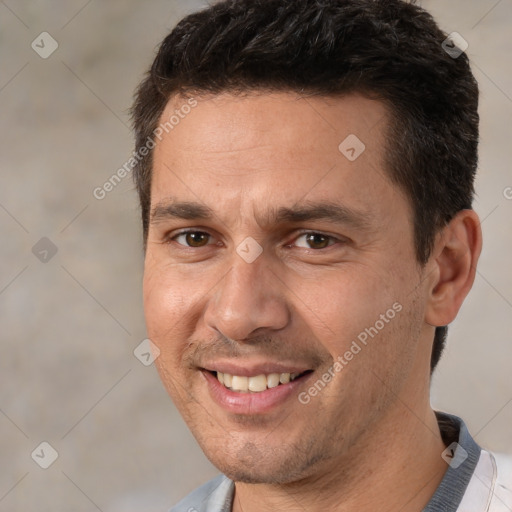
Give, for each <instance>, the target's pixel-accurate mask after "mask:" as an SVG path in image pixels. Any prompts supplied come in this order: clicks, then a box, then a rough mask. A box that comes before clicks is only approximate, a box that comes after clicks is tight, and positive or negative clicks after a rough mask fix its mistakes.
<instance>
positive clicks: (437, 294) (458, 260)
mask: <svg viewBox="0 0 512 512" xmlns="http://www.w3.org/2000/svg"><path fill="white" fill-rule="evenodd" d="M481 250H482V230H481V227H480V220H479V218H478V215H477V214H476V213H475V212H474V211H473V210H461V211H460V212H459V213H457V215H456V216H455V217H454V218H453V219H452V220H451V221H450V222H449V223H448V224H447V225H446V227H445V228H444V229H443V231H442V232H441V233H440V234H439V236H438V238H437V240H436V243H435V247H434V250H433V251H432V256H431V258H432V260H433V261H432V262H431V265H428V266H429V267H430V272H432V275H433V276H435V277H434V278H433V279H432V280H430V283H431V284H430V289H429V297H428V299H427V305H426V312H425V322H426V323H427V324H429V325H432V326H443V325H448V324H449V323H451V322H452V321H453V320H454V319H455V317H456V316H457V313H458V311H459V309H460V307H461V305H462V302H463V301H464V299H465V298H466V295H467V294H468V293H469V290H470V289H471V287H472V286H473V282H474V280H475V273H476V266H477V263H478V258H479V256H480V252H481Z"/></svg>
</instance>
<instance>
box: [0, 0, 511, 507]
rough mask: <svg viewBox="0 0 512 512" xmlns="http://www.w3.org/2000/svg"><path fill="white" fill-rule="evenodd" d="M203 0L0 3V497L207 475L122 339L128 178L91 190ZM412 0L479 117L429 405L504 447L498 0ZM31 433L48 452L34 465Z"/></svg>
mask: <svg viewBox="0 0 512 512" xmlns="http://www.w3.org/2000/svg"><path fill="white" fill-rule="evenodd" d="M203 5H205V3H204V2H201V1H198V0H195V1H178V0H167V1H163V0H151V1H146V2H142V1H135V0H123V1H119V0H114V1H109V2H100V1H99V0H90V1H88V0H71V1H68V2H62V1H61V2H58V1H56V0H46V1H44V0H38V1H35V0H34V1H30V2H29V1H15V0H4V1H0V113H1V116H0V135H1V137H0V144H1V150H0V170H1V171H0V172H1V185H0V230H1V240H2V241H1V243H0V340H1V357H0V464H1V470H0V512H3V511H6V512H7V511H9V512H12V511H21V510H23V511H36V510H37V511H38V512H44V511H50V510H51V511H55V510H62V511H64V510H66V511H76V512H81V511H94V510H100V511H103V512H131V511H137V512H143V511H145V512H157V511H165V510H167V509H168V508H169V507H170V506H171V505H172V504H174V503H175V502H176V501H177V500H178V499H179V498H180V497H182V496H183V495H185V494H186V493H188V492H189V491H190V490H192V489H193V488H194V487H196V486H198V485H199V484H200V483H202V482H204V481H206V480H207V479H209V478H211V477H213V476H214V475H215V474H216V473H217V471H216V470H215V468H213V467H212V466H211V465H210V464H209V462H208V461H207V460H206V459H205V457H204V456H203V454H202V453H201V451H200V449H199V448H198V447H197V445H196V444H195V441H194V440H193V438H192V436H191V435H190V434H189V432H188V430H187V428H186V427H185V425H184V424H183V422H182V420H181V418H180V417H179V415H178V414H177V412H176V410H175V408H174V406H173V405H172V403H171V401H170V399H169V398H168V397H167V395H166V393H165V391H164V390H163V387H162V385H161V384H160V381H159V379H158V376H157V374H156V370H155V369H154V367H153V366H152V365H151V366H144V365H143V364H142V363H141V362H140V361H139V360H138V359H137V358H136V357H135V356H134V354H133V351H134V349H135V348H136V347H137V346H138V345H139V344H140V343H141V341H142V340H143V339H144V338H145V337H146V336H145V327H144V318H143V314H142V302H141V279H142V264H143V257H142V249H141V233H140V227H139V226H140V222H139V212H138V205H137V198H136V195H135V192H134V189H133V185H132V181H131V176H128V177H127V178H125V179H124V180H123V181H122V182H121V183H120V184H119V185H118V186H117V187H116V188H115V189H114V190H113V191H112V192H110V193H109V194H107V196H106V197H105V198H104V199H102V200H98V199H96V198H95V197H94V195H93V190H94V189H95V188H96V187H100V186H102V184H103V183H104V182H105V181H106V180H107V179H108V178H109V177H110V176H111V175H112V174H113V173H115V172H116V170H117V169H118V168H120V167H121V166H122V165H123V164H124V163H125V162H126V161H127V159H128V158H129V157H130V155H131V151H132V135H131V132H130V129H129V121H128V116H127V109H128V107H129V106H130V104H131V98H132V93H133V90H134V88H135V86H136V84H137V83H138V81H139V80H140V79H141V78H142V76H143V73H144V72H145V70H146V68H147V67H148V66H149V64H150V62H151V60H152V58H153V56H154V52H155V48H156V45H157V44H158V43H159V41H160V40H161V39H162V38H163V36H164V35H165V34H166V33H167V32H168V31H169V30H170V29H171V28H172V26H173V25H174V23H175V22H176V21H177V20H178V19H179V18H181V17H182V16H183V15H185V14H187V13H189V12H191V11H193V10H195V9H196V8H198V7H201V6H203ZM422 5H423V6H424V7H426V8H427V9H429V10H430V11H431V12H432V13H433V14H434V16H435V17H436V18H437V19H438V21H439V22H440V24H441V26H442V27H443V28H444V29H445V30H446V31H447V32H452V31H457V32H459V33H460V34H461V35H462V36H463V37H464V38H465V39H466V40H467V41H468V43H469V48H468V49H467V53H468V55H469V56H470V58H471V61H472V65H473V70H474V73H475V75H476V77H477V79H478V81H479V83H480V86H481V119H482V121H481V149H480V171H479V177H478V181H477V191H478V197H477V200H476V203H475V209H476V210H477V212H478V213H479V215H480V216H481V219H482V221H483V231H484V251H483V254H482V258H481V263H480V266H479V271H478V275H477V278H476V283H475V286H474V289H473V291H472V293H471V295H470V297H469V298H468V299H467V300H466V302H465V304H464V306H463V308H462V311H461V313H460V315H459V318H458V319H457V321H456V322H455V323H454V324H453V325H452V326H451V327H450V335H449V345H448V349H447V351H446V353H445V355H444V358H443V360H442V362H441V363H440V367H439V369H438V371H437V373H436V375H435V379H434V382H433V387H432V391H433V404H434V406H435V407H436V408H439V409H442V410H445V411H449V412H452V413H455V414H458V415H461V416H462V417H463V418H464V419H465V420H466V422H467V423H468V424H469V427H470V430H471V431H472V433H473V434H474V435H476V440H477V441H478V442H479V443H480V444H481V445H483V446H485V447H488V448H490V449H493V450H496V451H507V452H510V453H512V432H511V430H512V428H511V426H512V379H511V361H512V344H511V336H510V333H511V330H512V272H511V270H510V268H511V266H510V261H511V258H510V252H511V250H512V229H511V219H512V172H511V169H510V162H511V161H512V158H511V157H512V141H511V136H510V133H511V132H510V127H511V126H512V69H511V58H510V56H511V55H512V38H511V36H510V26H512V0H500V1H497V0H452V1H450V2H447V1H441V0H424V1H423V2H422ZM42 32H47V33H48V34H49V36H48V35H46V34H45V35H42V36H40V34H41V33H42ZM41 40H42V41H41ZM33 41H34V47H32V46H31V44H32V42H33ZM54 41H55V42H54ZM56 44H58V47H57V48H56V50H55V51H54V52H53V53H52V54H51V55H47V54H48V53H49V52H50V51H51V50H52V49H53V48H54V47H55V45H56ZM43 57H46V58H43ZM41 239H43V240H41ZM55 250H57V252H56V253H55V254H54V252H55ZM42 442H48V443H49V444H50V445H51V446H52V447H53V448H54V449H55V450H56V452H57V453H58V458H57V459H56V460H55V462H54V463H53V464H52V465H51V466H50V467H48V469H43V468H41V467H40V465H44V464H46V463H48V462H50V461H51V458H52V452H51V449H49V448H48V447H46V446H45V445H42V446H40V444H41V443H42ZM31 454H32V455H31ZM36 462H37V463H36Z"/></svg>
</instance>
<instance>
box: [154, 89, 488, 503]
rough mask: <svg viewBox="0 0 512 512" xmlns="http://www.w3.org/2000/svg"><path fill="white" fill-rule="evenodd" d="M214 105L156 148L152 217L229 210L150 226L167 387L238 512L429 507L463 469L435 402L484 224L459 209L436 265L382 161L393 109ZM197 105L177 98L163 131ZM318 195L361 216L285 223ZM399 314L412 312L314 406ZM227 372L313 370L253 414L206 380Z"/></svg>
mask: <svg viewBox="0 0 512 512" xmlns="http://www.w3.org/2000/svg"><path fill="white" fill-rule="evenodd" d="M197 100H198V105H197V106H196V107H195V108H194V109H193V110H192V111H191V112H190V114H188V115H187V116H186V118H185V119H183V120H182V121H181V122H180V124H179V125H177V126H175V127H174V129H173V130H172V131H169V133H168V134H166V135H165V136H164V137H163V138H162V140H161V141H159V142H158V143H157V146H156V148H155V153H154V169H153V179H152V187H151V204H152V209H155V207H158V206H160V207H161V206H165V205H168V204H170V203H172V202H173V201H194V202H197V203H200V204H201V205H204V206H207V207H209V208H211V210H212V211H213V216H212V217H210V218H208V219H197V218H192V219H182V218H175V217H170V216H165V215H159V216H155V217H154V218H152V221H151V223H150V228H149V233H148V244H147V252H146V259H145V270H144V309H145V317H146V323H147V329H148V335H149V337H150V338H151V340H152V341H153V342H154V343H155V344H156V345H157V346H158V348H159V349H160V356H159V357H158V358H157V360H156V365H157V368H158V371H159V374H160V376H161V378H162V381H163V383H164V385H165V387H166V389H167V391H168V392H169V394H170V396H171V397H172V399H173V401H174V403H175V404H176V406H177V407H178V409H179V411H180V413H181V414H182V415H183V417H184V419H185V421H186V422H187V424H188V425H189V428H190V429H191V431H192V433H193V434H194V436H195V437H196V439H197V440H198V442H199V444H200V445H201V447H202V449H203V451H204V452H205V454H206V455H207V457H208V458H209V459H210V460H211V461H212V463H213V464H214V465H216V466H217V467H218V468H219V470H221V471H222V472H223V473H225V474H226V475H227V476H229V477H230V478H232V479H233V480H234V481H235V482H236V492H235V502H234V506H233V510H234V511H235V512H238V511H242V510H243V511H244V512H248V511H249V512H250V511H252V510H259V511H266V510H269V511H270V510H284V511H286V510H302V509H304V510H308V511H311V512H314V511H320V510H322V511H323V510H325V509H326V508H327V509H328V510H335V511H348V510H358V511H362V512H364V511H367V510H368V511H370V510H372V511H373V510H375V509H378V510H389V511H391V510H394V511H396V510H403V511H406V510H411V511H413V510H421V509H422V508H423V507H424V506H425V505H426V504H427V503H428V501H429V499H430V497H431V496H432V494H433V493H434V492H435V489H436V488H437V486H438V485H439V482H440V481H441V479H442V477H443V475H444V473H445V471H446V468H447V465H446V463H445V462H444V461H443V459H442V458H441V453H442V451H443V450H444V449H445V446H444V444H443V442H442V440H441V437H440V433H439V429H438V426H437V422H436V419H435V416H434V413H433V411H432V409H431V407H430V401H429V383H430V375H429V362H430V354H431V349H432V340H433V336H434V329H435V326H436V325H446V324H448V323H449V322H451V321H452V320H453V319H454V318H455V316H456V314H457V312H458V310H459V307H460V305H461V304H462V301H463V300H464V297H465V296H466V294H467V293H468V291H469V289H470V288H471V285H472V283H473V280H474V274H475V267H476V262H477V260H478V256H479V253H480V248H481V233H480V227H479V222H478V218H477V216H476V214H475V213H474V212H473V211H470V210H464V211H463V212H460V213H459V214H458V215H457V216H456V217H455V218H454V219H453V220H452V222H451V223H450V224H449V225H448V226H446V227H445V228H444V229H443V231H441V232H440V233H438V235H437V238H436V243H435V247H434V250H433V253H432V255H431V257H430V259H429V261H428V262H427V264H426V265H425V266H420V265H419V264H418V262H417V260H416V258H415V250H414V244H413V227H412V209H411V207H410V204H409V201H408V198H407V197H406V196H405V194H404V192H403V191H402V190H401V189H400V188H398V187H397V186H396V185H395V184H394V183H392V182H391V181H390V180H389V179H388V177H387V174H386V171H385V169H384V167H383V161H384V159H383V155H384V154H385V153H384V152H385V147H384V136H385V133H386V132H385V130H386V127H387V122H388V112H387V110H386V107H385V105H384V104H382V103H381V102H379V101H375V100H369V99H366V98H364V97H362V96H359V95H348V96H344V97H341V98H324V97H322V98H320V97H309V98H301V97H299V96H298V95H296V94H294V93H286V92H282V93H273V94H268V93H267V94H263V93H259V94H258V93H251V94H248V95H245V96H243V97H240V96H237V97H235V96H232V95H230V94H228V93H225V94H222V95H217V96H209V97H201V98H197ZM184 103H185V100H184V99H182V98H177V97H176V98H172V99H171V100H170V102H169V104H168V105H167V107H166V111H165V112H164V114H163V116H162V120H165V119H167V118H168V116H169V115H172V113H173V111H174V110H175V109H177V108H180V106H181V105H182V104H184ZM349 134H356V135H357V137H358V138H359V139H360V140H361V141H363V142H364V144H365V146H366V148H365V150H364V152H363V153H362V154H361V155H360V156H359V157H358V158H357V159H356V160H355V161H349V160H348V159H347V158H346V157H345V156H344V155H343V154H342V153H341V152H340V151H339V149H338V146H339V144H340V143H341V142H342V141H343V140H344V139H345V138H346V137H347V136H348V135H349ZM313 202H314V203H320V204H327V203H329V204H331V203H332V204H336V205H340V206H343V207H344V208H346V209H347V210H348V211H349V212H352V213H353V212H357V222H355V221H354V222H349V221H344V222H334V221H333V220H329V219H306V220H303V221H300V222H291V221H284V222H281V223H275V222H273V221H272V219H271V216H270V215H269V212H272V211H275V210H276V209H278V208H280V207H290V208H291V207H294V206H295V207H296V206H297V205H304V204H306V203H308V204H311V203H313ZM183 229H193V230H194V231H196V235H194V236H193V237H190V236H189V237H187V236H186V235H182V236H178V234H179V231H180V230H183ZM303 231H307V232H308V233H310V232H312V233H319V235H317V236H316V237H313V238H311V237H310V238H308V237H307V234H304V233H303ZM197 232H200V233H197ZM201 233H204V234H202V235H201ZM322 235H323V236H322ZM247 237H251V238H252V239H253V240H255V241H256V242H257V243H258V244H259V246H260V247H261V249H262V252H261V254H260V255H259V256H258V257H257V258H256V259H255V261H253V262H252V263H247V262H246V261H245V260H244V259H243V258H242V257H240V255H239V254H238V253H237V250H236V249H237V247H238V246H239V245H240V244H241V242H242V241H243V240H244V239H246V238H247ZM396 303H398V304H399V305H401V311H400V312H399V313H397V314H396V315H395V316H394V318H393V319H392V320H390V321H389V322H388V323H386V324H385V326H384V327H383V328H382V329H380V330H379V332H378V334H377V335H376V336H375V337H373V338H371V339H370V341H369V342H368V344H367V345H366V346H364V347H363V349H362V350H361V351H360V352H359V353H358V354H357V355H355V356H354V357H353V359H352V360H351V361H349V362H348V364H346V366H344V367H343V369H342V370H341V371H338V372H335V373H334V378H332V380H331V381H330V382H329V383H328V384H327V386H325V388H323V389H322V390H321V391H320V392H318V393H317V394H316V396H314V397H311V400H310V401H309V403H307V404H304V403H301V402H300V401H299V400H298V396H299V393H301V392H307V391H308V389H309V388H310V387H311V385H312V384H314V382H315V381H317V379H318V378H320V377H321V376H322V375H323V374H324V373H325V372H328V371H329V369H331V371H332V368H333V364H334V362H335V361H336V360H337V358H338V356H340V355H343V354H344V353H345V352H346V351H347V350H348V349H349V348H350V346H351V343H352V342H353V341H354V340H356V339H357V336H358V335H359V334H360V333H361V332H362V331H364V330H365V328H369V327H370V326H374V325H375V324H376V321H377V320H379V318H381V315H382V314H385V313H386V311H387V310H389V309H390V308H392V305H393V304H396ZM226 361H227V362H229V363H232V364H235V365H242V366H251V365H254V364H259V365H261V364H267V363H268V364H275V363H281V364H283V365H285V366H286V365H296V366H298V367H300V368H307V369H310V370H313V372H312V373H310V374H309V375H308V376H307V377H306V378H303V379H301V380H299V381H297V384H298V387H297V389H295V390H294V392H293V394H292V395H291V396H290V397H289V398H287V399H286V400H285V401H284V403H282V404H280V405H279V407H272V408H270V409H269V410H268V411H265V412H254V413H251V412H249V413H243V414H240V413H236V412H233V411H230V410H226V409H225V408H224V407H222V406H221V405H219V404H218V403H217V402H216V401H215V400H214V399H212V395H211V393H210V391H209V386H208V385H207V379H205V374H204V373H203V371H202V369H203V368H208V369H214V368H215V366H216V365H218V364H221V363H222V362H224V363H225V362H226ZM255 484H257V485H255Z"/></svg>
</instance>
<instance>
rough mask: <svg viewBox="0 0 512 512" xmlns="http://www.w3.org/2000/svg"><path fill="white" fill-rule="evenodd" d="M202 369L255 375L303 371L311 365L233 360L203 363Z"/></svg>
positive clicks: (239, 374)
mask: <svg viewBox="0 0 512 512" xmlns="http://www.w3.org/2000/svg"><path fill="white" fill-rule="evenodd" d="M202 369H204V370H208V371H210V372H220V373H228V374H229V375H238V376H240V377H255V376H256V375H262V374H265V375H269V374H271V373H303V372H305V371H307V370H312V368H311V367H309V366H305V365H303V364H297V363H284V362H271V361H267V362H261V363H249V362H247V363H240V362H236V363H235V362H233V361H218V362H212V363H208V364H206V365H204V366H203V367H202Z"/></svg>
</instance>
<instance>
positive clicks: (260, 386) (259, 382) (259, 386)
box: [249, 375, 267, 392]
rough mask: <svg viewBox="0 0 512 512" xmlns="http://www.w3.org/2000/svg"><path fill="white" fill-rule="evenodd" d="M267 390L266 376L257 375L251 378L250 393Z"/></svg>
mask: <svg viewBox="0 0 512 512" xmlns="http://www.w3.org/2000/svg"><path fill="white" fill-rule="evenodd" d="M265 389H267V377H266V376H265V375H257V376H256V377H249V391H256V392H258V391H265Z"/></svg>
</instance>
